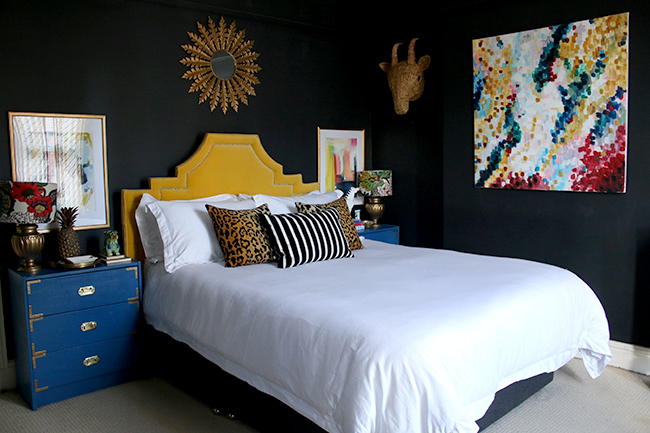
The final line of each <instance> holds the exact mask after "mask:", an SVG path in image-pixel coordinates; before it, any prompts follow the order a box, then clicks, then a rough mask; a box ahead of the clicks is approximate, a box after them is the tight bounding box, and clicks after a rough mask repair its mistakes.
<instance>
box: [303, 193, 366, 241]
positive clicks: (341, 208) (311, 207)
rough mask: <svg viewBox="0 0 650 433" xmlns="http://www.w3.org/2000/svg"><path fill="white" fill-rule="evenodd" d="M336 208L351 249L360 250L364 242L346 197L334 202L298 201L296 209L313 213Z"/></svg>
mask: <svg viewBox="0 0 650 433" xmlns="http://www.w3.org/2000/svg"><path fill="white" fill-rule="evenodd" d="M329 208H335V209H336V210H337V211H338V213H339V217H340V220H341V227H342V228H343V233H345V237H346V239H347V240H348V244H349V245H350V249H351V250H360V249H362V248H363V244H362V243H361V240H360V239H359V234H358V233H357V228H356V227H355V226H354V221H353V220H352V215H350V210H349V208H348V203H347V200H346V198H345V197H341V198H339V199H336V200H334V201H333V202H330V203H326V204H306V203H300V202H296V209H298V212H300V213H312V212H319V211H322V210H325V209H329Z"/></svg>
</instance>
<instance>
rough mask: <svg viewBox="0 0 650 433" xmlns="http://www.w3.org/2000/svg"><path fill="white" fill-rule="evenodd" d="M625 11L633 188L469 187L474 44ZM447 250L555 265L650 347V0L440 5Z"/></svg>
mask: <svg viewBox="0 0 650 433" xmlns="http://www.w3.org/2000/svg"><path fill="white" fill-rule="evenodd" d="M621 12H629V13H630V22H629V30H630V33H629V53H630V56H629V59H630V63H629V89H630V90H629V101H630V102H629V118H628V121H629V131H628V160H627V164H628V165H627V193H625V194H619V195H614V194H597V193H568V192H546V191H512V190H488V189H475V188H474V187H473V144H472V140H473V111H472V45H471V41H472V40H473V39H476V38H480V37H486V36H496V35H500V34H507V33H512V32H518V31H524V30H530V29H535V28H540V27H544V26H549V25H557V24H562V23H567V22H572V21H578V20H585V19H589V18H596V17H600V16H606V15H611V14H615V13H621ZM444 16H445V20H444V22H445V24H444V27H443V28H439V29H436V30H435V32H434V33H435V34H436V35H438V36H439V38H440V39H439V44H440V46H442V47H444V57H443V61H444V89H445V101H444V129H443V143H444V144H443V146H444V173H443V180H444V188H443V201H444V226H443V227H444V234H443V245H444V247H445V248H450V249H455V250H461V251H467V252H474V253H483V254H493V255H500V256H509V257H521V258H527V259H532V260H538V261H542V262H547V263H551V264H554V265H557V266H560V267H563V268H568V269H570V270H571V271H573V272H575V273H576V274H578V275H579V276H580V277H582V278H583V279H584V280H585V281H586V282H587V283H588V284H589V285H590V286H591V287H592V288H593V289H594V291H595V292H596V294H597V295H598V296H599V298H600V299H601V301H602V303H603V305H604V307H605V310H606V313H607V316H608V318H609V321H610V329H611V338H612V339H613V340H617V341H621V342H625V343H632V344H635V345H640V346H645V347H650V270H649V269H650V267H649V266H648V262H649V260H650V172H649V171H648V170H647V168H646V166H645V165H646V162H647V161H648V160H649V158H650V147H649V146H648V136H649V133H650V127H649V126H648V125H649V124H648V121H647V119H646V115H647V114H649V111H650V110H649V109H648V108H647V107H646V101H647V100H648V96H650V95H649V94H650V81H649V80H648V79H647V78H648V70H649V69H650V4H649V3H648V2H632V1H618V2H593V1H584V0H572V1H571V2H566V1H561V0H560V1H556V0H551V1H546V2H527V1H526V2H521V1H519V2H512V1H506V2H503V1H486V2H480V3H475V4H473V5H469V6H461V7H457V8H452V9H449V10H447V11H445V12H444Z"/></svg>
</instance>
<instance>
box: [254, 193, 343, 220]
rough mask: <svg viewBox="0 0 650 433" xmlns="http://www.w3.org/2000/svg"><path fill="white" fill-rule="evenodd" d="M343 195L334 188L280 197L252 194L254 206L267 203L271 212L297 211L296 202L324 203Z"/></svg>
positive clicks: (276, 213)
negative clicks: (327, 190)
mask: <svg viewBox="0 0 650 433" xmlns="http://www.w3.org/2000/svg"><path fill="white" fill-rule="evenodd" d="M342 196H343V192H342V191H339V190H336V191H332V192H325V193H309V194H305V195H298V196H295V195H294V196H289V197H281V196H276V195H265V194H256V195H254V196H253V200H255V206H256V207H257V206H261V205H263V204H264V203H266V204H267V205H269V210H270V211H271V213H272V214H274V215H278V214H284V213H297V212H298V210H297V209H296V202H297V201H299V202H301V203H307V204H325V203H329V202H332V201H334V200H336V199H337V198H340V197H342Z"/></svg>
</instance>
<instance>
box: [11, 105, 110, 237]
mask: <svg viewBox="0 0 650 433" xmlns="http://www.w3.org/2000/svg"><path fill="white" fill-rule="evenodd" d="M9 144H10V147H11V169H12V179H13V181H15V182H45V183H55V184H57V208H58V209H61V208H62V207H77V208H78V217H77V220H76V223H75V228H77V229H96V228H105V227H108V226H109V221H110V214H109V202H108V177H107V169H106V116H103V115H88V114H51V113H19V112H9ZM56 228H58V224H57V223H56V222H55V221H53V222H51V223H47V224H39V225H38V229H39V231H44V230H50V229H56Z"/></svg>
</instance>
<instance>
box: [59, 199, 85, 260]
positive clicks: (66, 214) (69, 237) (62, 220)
mask: <svg viewBox="0 0 650 433" xmlns="http://www.w3.org/2000/svg"><path fill="white" fill-rule="evenodd" d="M77 213H78V209H77V208H76V207H62V208H61V209H59V210H57V211H56V220H57V222H58V223H59V225H61V229H60V230H59V233H58V234H57V236H56V252H57V254H58V256H59V259H65V258H67V257H74V256H78V255H79V254H81V247H80V246H79V235H78V234H77V232H75V231H74V223H75V221H76V220H77Z"/></svg>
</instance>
